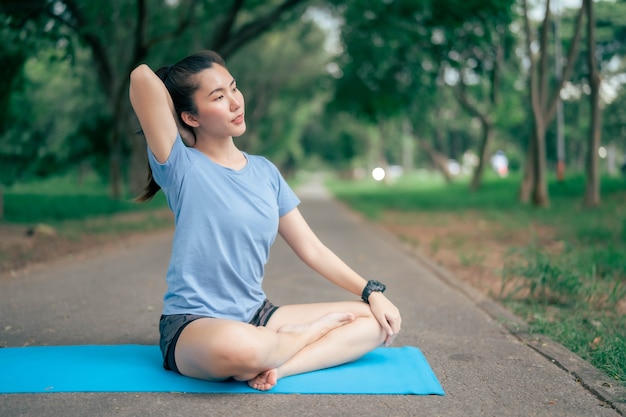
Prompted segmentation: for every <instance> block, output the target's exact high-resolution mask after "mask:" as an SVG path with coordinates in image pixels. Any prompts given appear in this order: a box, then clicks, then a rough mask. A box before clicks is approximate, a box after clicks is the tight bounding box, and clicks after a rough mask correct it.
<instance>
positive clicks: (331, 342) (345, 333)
mask: <svg viewBox="0 0 626 417" xmlns="http://www.w3.org/2000/svg"><path fill="white" fill-rule="evenodd" d="M333 311H349V312H351V313H352V314H353V315H354V317H355V320H353V321H352V322H350V323H348V324H346V325H345V326H341V327H337V328H335V329H334V330H332V331H329V332H328V333H327V334H326V335H325V336H323V337H321V338H319V339H318V340H317V341H315V342H313V343H310V344H309V345H307V346H306V347H304V348H303V349H302V350H300V351H299V352H298V353H297V354H296V355H294V356H293V357H292V358H291V359H289V360H288V361H286V362H285V363H283V364H282V365H280V366H278V367H277V368H275V369H268V370H267V371H265V372H262V373H260V374H259V375H258V376H257V377H256V378H253V379H251V380H250V381H249V382H248V383H249V385H250V386H251V387H253V388H256V389H261V390H264V389H265V390H266V389H269V388H271V387H272V386H273V385H275V384H276V381H277V380H278V379H279V378H283V377H286V376H289V375H296V374H300V373H303V372H309V371H313V370H318V369H323V368H328V367H331V366H335V365H340V364H343V363H347V362H351V361H354V360H356V359H358V358H360V357H361V356H363V355H364V354H365V353H367V352H369V351H371V350H372V349H374V348H376V347H378V346H380V345H382V343H383V342H384V340H385V333H384V332H383V330H382V327H381V326H380V324H379V323H378V321H377V320H376V318H375V317H374V316H373V315H372V312H371V310H370V308H369V305H367V304H365V303H362V302H359V301H354V302H351V301H348V302H338V303H320V304H304V305H287V306H282V307H280V308H279V309H278V310H276V312H275V313H274V314H273V315H272V317H271V318H270V320H269V322H268V323H267V328H268V329H270V330H276V329H279V328H280V327H282V326H284V325H285V324H286V323H294V322H295V323H297V322H303V323H304V322H307V321H310V320H311V318H312V317H319V316H321V315H324V314H328V313H329V312H333Z"/></svg>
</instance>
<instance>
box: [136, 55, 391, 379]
mask: <svg viewBox="0 0 626 417" xmlns="http://www.w3.org/2000/svg"><path fill="white" fill-rule="evenodd" d="M130 100H131V103H132V106H133V109H134V110H135V113H136V115H137V117H138V119H139V123H140V124H141V128H142V130H143V133H144V135H145V138H146V141H147V144H148V148H149V151H148V157H149V163H150V168H151V178H150V184H149V185H148V187H147V190H146V194H144V195H143V196H142V197H140V199H141V200H148V199H150V198H152V196H153V195H154V194H155V193H156V192H157V191H158V190H159V188H160V189H162V190H163V192H164V193H165V195H166V197H167V201H168V204H169V206H170V208H171V209H172V211H173V212H174V214H175V224H176V230H175V233H174V240H173V246H172V255H171V260H170V265H169V268H168V271H167V277H166V279H167V285H168V286H167V292H166V294H165V297H164V307H163V315H162V316H161V321H160V326H159V328H160V333H161V342H160V345H161V351H162V352H163V358H164V367H165V368H166V369H171V370H174V371H176V372H179V373H181V374H183V375H187V376H190V377H195V378H201V379H206V380H214V381H217V380H224V379H227V378H234V379H237V380H240V381H248V384H249V385H250V386H251V387H252V388H255V389H258V390H268V389H270V388H272V387H273V386H274V385H275V384H276V383H277V381H278V379H279V378H282V377H285V376H289V375H294V374H298V373H303V372H308V371H313V370H317V369H322V368H326V367H330V366H334V365H339V364H342V363H346V362H349V361H353V360H355V359H358V358H359V357H361V356H362V355H363V354H365V353H367V352H368V351H370V350H372V349H374V348H375V347H377V346H380V345H381V344H385V345H389V344H391V342H392V341H393V339H394V338H395V336H396V335H397V334H398V332H399V331H400V323H401V318H400V314H399V312H398V309H397V308H396V307H395V306H394V305H393V304H392V303H391V302H390V301H389V300H388V299H387V298H386V297H385V296H384V295H383V291H384V289H385V287H384V285H382V284H381V283H379V282H377V281H373V280H371V281H366V280H365V279H364V278H362V277H361V276H360V275H358V274H357V273H356V272H354V271H353V270H352V269H351V268H350V267H348V266H347V265H346V264H345V263H344V262H343V261H341V260H340V259H339V258H338V257H337V256H336V255H335V254H334V253H333V252H332V251H331V250H329V249H328V248H327V247H326V246H325V245H324V244H323V243H322V242H321V241H320V240H319V239H318V238H317V236H316V235H315V234H314V233H313V231H312V230H311V229H310V228H309V226H308V225H307V223H306V221H305V220H304V218H303V217H302V215H301V214H300V211H299V210H298V208H297V206H298V204H299V203H300V201H299V200H298V198H297V197H296V195H295V194H294V193H293V191H292V190H291V189H290V188H289V186H288V185H287V183H286V182H285V181H284V179H283V178H282V176H281V175H280V173H279V172H278V170H277V168H276V167H275V166H274V165H273V164H272V163H270V162H269V161H268V160H267V159H265V158H263V157H260V156H254V155H248V154H246V153H244V152H242V151H240V150H239V149H237V147H236V145H235V143H234V141H233V137H237V136H240V135H242V134H243V133H244V132H245V130H246V122H245V119H244V116H245V112H244V99H243V95H242V94H241V92H240V91H239V89H238V88H237V84H236V82H235V79H234V78H233V77H232V75H231V74H230V73H229V72H228V70H227V69H226V66H225V64H224V62H223V61H222V59H221V58H220V57H219V56H218V55H217V54H216V53H214V52H210V51H203V52H200V53H197V54H194V55H191V56H188V57H186V58H184V59H183V60H181V61H180V62H178V63H177V64H175V65H172V66H170V67H166V68H161V69H159V70H158V71H156V73H155V72H153V71H152V70H151V69H150V68H149V67H148V66H146V65H143V64H142V65H139V66H138V67H137V68H136V69H134V70H133V72H132V73H131V75H130ZM277 233H280V235H281V236H282V237H283V238H284V239H285V241H286V242H287V244H288V245H289V246H290V247H291V248H292V249H293V250H294V252H295V253H296V254H297V255H298V256H299V257H300V258H301V259H302V260H303V261H304V262H305V263H306V264H307V265H308V266H310V267H311V268H312V269H314V270H315V271H317V272H318V273H319V274H321V275H322V276H324V277H325V278H326V279H328V280H330V281H331V282H333V283H335V284H336V285H338V286H340V287H342V288H344V289H346V290H347V291H349V292H351V293H353V294H355V295H358V296H361V297H362V299H363V301H346V302H335V303H318V304H307V305H285V306H281V307H280V308H278V307H276V306H274V305H273V304H272V303H271V302H270V301H268V300H267V299H266V296H265V293H264V292H263V289H262V287H261V284H262V280H263V277H264V267H265V264H266V262H267V260H268V255H269V249H270V246H271V245H272V243H273V242H274V239H275V237H276V234H277Z"/></svg>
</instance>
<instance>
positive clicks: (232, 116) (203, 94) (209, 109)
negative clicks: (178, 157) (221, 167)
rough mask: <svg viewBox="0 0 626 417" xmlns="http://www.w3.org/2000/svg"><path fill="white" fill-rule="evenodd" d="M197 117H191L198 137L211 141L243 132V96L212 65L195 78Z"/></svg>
mask: <svg viewBox="0 0 626 417" xmlns="http://www.w3.org/2000/svg"><path fill="white" fill-rule="evenodd" d="M196 77H197V78H196V80H197V82H198V85H199V87H198V89H197V90H196V92H195V94H194V101H195V103H196V109H197V113H196V114H195V115H191V117H192V118H193V120H194V123H193V124H192V123H190V124H191V125H192V126H193V127H195V128H196V130H197V131H198V132H197V133H199V134H200V135H206V136H210V137H214V138H220V139H223V138H228V137H237V136H241V135H243V134H244V133H245V131H246V121H245V119H244V100H243V94H241V91H239V89H238V88H237V83H236V82H235V79H234V78H233V76H232V75H230V73H229V72H228V70H227V69H226V68H224V67H222V66H221V65H217V64H214V65H213V66H212V67H211V68H207V69H205V70H204V71H202V72H200V73H198V74H197V75H196Z"/></svg>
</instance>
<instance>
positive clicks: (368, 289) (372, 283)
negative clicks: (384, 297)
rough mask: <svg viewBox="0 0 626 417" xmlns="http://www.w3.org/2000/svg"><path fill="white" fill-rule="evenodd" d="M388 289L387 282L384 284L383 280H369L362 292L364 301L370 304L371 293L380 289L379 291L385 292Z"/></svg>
mask: <svg viewBox="0 0 626 417" xmlns="http://www.w3.org/2000/svg"><path fill="white" fill-rule="evenodd" d="M386 289H387V287H386V286H385V284H383V283H382V282H378V281H376V280H373V279H371V280H369V281H367V285H366V286H365V288H363V293H362V294H361V299H362V300H363V301H365V302H366V303H368V304H369V301H368V300H369V298H370V294H371V293H373V292H375V291H378V292H385V290H386Z"/></svg>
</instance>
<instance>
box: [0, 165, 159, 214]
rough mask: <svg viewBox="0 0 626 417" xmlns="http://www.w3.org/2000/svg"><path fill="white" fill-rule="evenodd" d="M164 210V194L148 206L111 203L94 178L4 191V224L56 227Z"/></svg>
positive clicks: (105, 188) (51, 180)
mask: <svg viewBox="0 0 626 417" xmlns="http://www.w3.org/2000/svg"><path fill="white" fill-rule="evenodd" d="M163 207H166V203H165V198H164V196H163V193H159V194H157V196H156V197H155V199H154V201H152V202H150V203H148V204H137V203H135V202H133V197H132V196H129V197H127V198H125V199H122V200H117V199H113V198H111V197H110V196H109V188H108V185H107V184H106V183H104V182H103V181H102V180H101V179H99V178H98V177H96V176H88V177H87V178H85V179H83V180H82V181H81V182H79V181H78V180H77V179H76V178H75V177H74V176H72V175H68V176H64V177H54V178H49V179H45V180H39V181H33V182H29V183H23V184H16V185H14V186H12V187H10V188H7V189H5V190H4V220H5V221H6V222H10V223H57V222H61V221H66V220H79V219H86V218H91V217H96V216H105V215H110V214H116V213H121V212H129V211H138V210H146V209H155V208H163Z"/></svg>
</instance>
